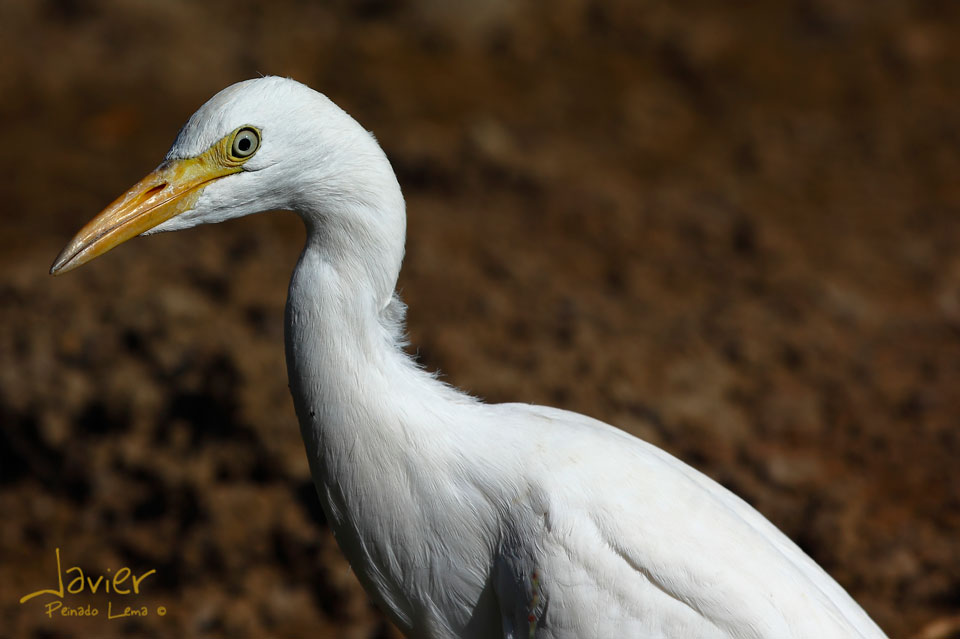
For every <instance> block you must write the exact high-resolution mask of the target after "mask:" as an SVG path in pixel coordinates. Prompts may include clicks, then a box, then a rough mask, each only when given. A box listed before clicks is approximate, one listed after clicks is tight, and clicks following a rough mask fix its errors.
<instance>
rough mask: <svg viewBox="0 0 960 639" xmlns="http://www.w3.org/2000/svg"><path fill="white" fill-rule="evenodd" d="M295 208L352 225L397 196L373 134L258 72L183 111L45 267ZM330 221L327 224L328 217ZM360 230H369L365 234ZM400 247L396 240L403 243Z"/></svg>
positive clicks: (310, 218)
mask: <svg viewBox="0 0 960 639" xmlns="http://www.w3.org/2000/svg"><path fill="white" fill-rule="evenodd" d="M274 209H286V210H293V211H296V212H298V213H300V214H301V216H303V217H304V218H305V219H307V222H308V226H309V225H316V224H325V225H328V226H329V225H333V226H337V225H338V224H339V226H341V227H346V228H350V227H354V226H356V223H355V221H353V220H351V217H358V216H359V215H361V213H358V211H360V212H363V211H381V212H382V211H392V212H393V215H392V218H397V217H398V215H397V211H399V218H400V219H399V221H398V220H397V219H390V220H388V222H389V223H384V220H380V221H379V222H380V225H381V226H384V227H388V228H390V230H391V231H392V233H393V235H394V237H396V236H397V232H396V228H394V227H397V226H398V225H399V229H400V231H399V237H400V238H401V242H402V237H403V226H404V222H405V218H404V215H403V198H402V196H401V195H400V190H399V186H398V185H397V183H396V177H395V176H394V173H393V171H392V169H391V168H390V164H389V162H388V161H387V159H386V157H385V155H384V154H383V151H382V150H381V149H380V146H379V145H378V144H377V142H376V140H375V139H374V138H373V136H372V135H371V134H370V133H369V132H367V131H366V130H364V129H363V128H362V127H361V126H360V125H359V124H358V123H357V122H356V121H355V120H354V119H353V118H351V117H350V116H349V115H348V114H347V113H345V112H344V111H343V110H342V109H340V108H339V107H338V106H336V105H335V104H334V103H333V102H331V101H330V100H329V99H328V98H327V97H326V96H324V95H322V94H321V93H318V92H316V91H314V90H313V89H310V88H309V87H307V86H305V85H303V84H300V83H299V82H296V81H294V80H290V79H287V78H279V77H264V78H257V79H254V80H247V81H245V82H239V83H237V84H234V85H232V86H229V87H227V88H226V89H224V90H222V91H221V92H220V93H218V94H216V95H215V96H214V97H213V98H211V99H210V100H209V101H208V102H207V103H206V104H204V105H203V106H202V107H200V109H199V110H198V111H197V112H196V113H194V114H193V116H191V117H190V119H189V121H188V122H187V123H186V124H185V125H184V126H183V128H182V129H181V130H180V132H179V134H178V135H177V138H176V140H175V141H174V143H173V146H172V147H171V148H170V150H169V151H168V152H167V155H166V157H165V158H164V160H163V162H162V163H161V164H160V166H158V167H157V168H156V169H155V170H154V171H153V172H151V173H150V174H148V175H147V176H146V177H144V178H143V179H142V180H140V181H139V182H137V183H136V184H135V185H134V186H133V187H131V188H130V189H129V190H127V192H126V193H124V194H123V195H121V196H120V197H119V198H117V199H116V200H115V201H114V202H113V203H111V204H110V205H109V206H108V207H107V208H105V209H104V210H103V211H102V212H101V213H100V214H99V215H97V216H96V217H95V218H93V219H92V220H91V221H90V222H89V223H87V225H86V226H84V227H83V228H82V229H81V230H80V231H79V232H78V233H77V234H76V235H75V236H74V238H73V239H72V240H71V241H70V242H69V244H67V246H66V247H65V248H64V249H63V251H62V252H61V253H60V255H59V256H57V259H56V260H55V261H54V263H53V266H52V267H51V269H50V272H51V273H52V274H60V273H65V272H67V271H70V270H72V269H74V268H77V267H78V266H80V265H82V264H84V263H86V262H88V261H90V260H92V259H94V258H95V257H98V256H99V255H102V254H104V253H106V252H107V251H109V250H110V249H112V248H113V247H115V246H117V245H119V244H122V243H123V242H125V241H127V240H128V239H130V238H132V237H134V236H137V235H146V234H150V233H158V232H162V231H174V230H179V229H185V228H189V227H192V226H197V225H199V224H208V223H214V222H221V221H224V220H228V219H232V218H236V217H241V216H244V215H249V214H251V213H257V212H260V211H266V210H274ZM331 220H332V222H331ZM367 235H369V234H368V233H367ZM400 250H401V252H402V246H401V249H400Z"/></svg>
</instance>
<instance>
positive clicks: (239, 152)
mask: <svg viewBox="0 0 960 639" xmlns="http://www.w3.org/2000/svg"><path fill="white" fill-rule="evenodd" d="M258 148H260V132H259V131H257V130H256V129H254V128H252V127H244V128H242V129H240V130H239V131H237V134H236V135H235V136H233V144H232V145H231V147H230V155H232V156H233V157H234V158H237V159H244V158H248V157H250V156H251V155H253V154H254V153H256V152H257V149H258Z"/></svg>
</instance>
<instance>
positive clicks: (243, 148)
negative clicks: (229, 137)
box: [237, 138, 250, 151]
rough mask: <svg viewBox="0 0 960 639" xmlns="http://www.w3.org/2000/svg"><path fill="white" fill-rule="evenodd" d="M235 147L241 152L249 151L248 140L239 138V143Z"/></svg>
mask: <svg viewBox="0 0 960 639" xmlns="http://www.w3.org/2000/svg"><path fill="white" fill-rule="evenodd" d="M237 147H238V148H239V149H240V150H241V151H249V150H250V138H240V141H239V142H238V143H237Z"/></svg>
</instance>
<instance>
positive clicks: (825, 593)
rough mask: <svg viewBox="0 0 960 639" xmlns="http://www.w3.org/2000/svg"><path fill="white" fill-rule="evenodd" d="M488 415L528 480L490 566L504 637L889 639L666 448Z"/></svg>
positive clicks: (549, 414)
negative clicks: (524, 494)
mask: <svg viewBox="0 0 960 639" xmlns="http://www.w3.org/2000/svg"><path fill="white" fill-rule="evenodd" d="M491 408H493V409H494V410H496V411H498V412H500V413H501V417H500V419H499V420H498V422H499V423H500V424H501V428H502V429H503V432H504V434H505V435H506V436H507V437H509V435H508V434H509V433H511V432H512V433H522V439H516V438H515V440H514V449H515V450H516V451H517V452H518V453H519V457H520V458H522V459H519V460H518V463H520V464H521V465H522V467H523V468H524V469H525V470H524V473H523V474H524V477H525V478H526V481H527V482H528V484H529V491H528V495H529V497H528V499H526V500H524V501H523V503H518V504H515V505H514V506H513V509H512V512H511V513H510V514H509V515H507V517H508V519H510V520H511V521H509V522H507V523H508V525H509V526H512V527H513V530H514V533H513V534H512V535H510V536H508V539H510V540H511V541H510V542H508V543H507V544H506V547H505V548H504V550H503V552H502V554H501V557H500V559H499V564H498V573H499V577H498V591H499V593H500V594H501V612H502V614H503V615H504V625H505V628H506V629H507V630H508V631H509V632H508V633H507V634H508V636H510V634H511V633H513V636H518V637H519V636H524V637H526V636H531V635H530V632H531V630H532V631H534V632H535V633H536V634H535V636H537V637H555V638H560V637H610V636H629V637H649V638H669V637H677V638H679V637H704V638H706V637H723V638H732V637H738V638H740V637H743V638H747V637H750V638H753V637H756V638H760V637H764V638H774V637H775V638H778V639H780V638H783V639H788V638H801V637H803V638H809V639H829V638H831V637H837V638H840V637H844V638H848V637H862V638H881V637H884V634H883V632H882V631H881V630H880V629H879V628H878V627H877V626H876V624H874V623H873V621H871V620H870V618H869V617H868V616H867V615H866V613H865V612H864V611H863V610H862V609H861V608H860V607H859V606H858V605H857V604H856V602H854V601H853V599H852V598H851V597H850V596H849V595H848V594H847V593H846V592H845V591H844V590H843V589H842V588H841V587H840V586H839V585H838V584H837V583H836V582H835V581H834V580H833V579H832V578H831V577H830V576H829V575H828V574H827V573H826V572H824V571H823V569H821V568H820V567H819V566H818V565H817V564H816V563H814V562H813V561H812V560H811V559H810V558H809V557H808V556H807V555H806V554H804V553H803V551H801V550H800V549H799V548H798V547H797V546H796V544H794V543H793V542H792V541H790V539H789V538H787V537H786V536H785V535H783V533H781V532H780V531H779V530H778V529H777V528H776V527H775V526H773V525H772V524H771V523H770V522H769V521H767V520H766V519H765V518H764V517H763V516H762V515H760V514H759V513H758V512H757V511H756V510H754V509H753V508H752V507H750V506H749V505H748V504H746V503H745V502H744V501H743V500H741V499H740V498H738V497H736V496H735V495H734V494H732V493H731V492H729V491H728V490H726V489H725V488H723V487H722V486H720V485H719V484H717V483H716V482H714V481H713V480H711V479H709V478H708V477H706V476H705V475H703V474H701V473H699V472H697V471H696V470H694V469H693V468H691V467H689V466H687V465H686V464H684V463H682V462H680V461H679V460H677V459H676V458H674V457H672V456H670V455H669V454H667V453H665V452H664V451H662V450H660V449H658V448H656V447H654V446H652V445H650V444H647V443H645V442H643V441H641V440H639V439H637V438H635V437H632V436H630V435H628V434H626V433H624V432H622V431H619V430H616V429H614V428H612V427H610V426H608V425H606V424H603V423H601V422H597V421H595V420H592V419H589V418H587V417H584V416H582V415H578V414H575V413H569V412H566V411H561V410H556V409H550V408H545V407H540V406H530V405H526V404H508V405H501V406H498V407H491ZM511 546H512V547H511Z"/></svg>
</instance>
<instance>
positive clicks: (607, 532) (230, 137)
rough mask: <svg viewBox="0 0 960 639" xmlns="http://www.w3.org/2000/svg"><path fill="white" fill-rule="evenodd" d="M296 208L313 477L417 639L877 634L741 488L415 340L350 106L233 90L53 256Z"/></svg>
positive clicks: (76, 261) (306, 432) (400, 206)
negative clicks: (480, 375) (413, 352)
mask: <svg viewBox="0 0 960 639" xmlns="http://www.w3.org/2000/svg"><path fill="white" fill-rule="evenodd" d="M274 209H286V210H291V211H295V212H296V213H298V214H299V215H300V216H301V217H302V218H303V221H304V222H305V224H306V227H307V240H306V246H305V247H304V249H303V253H302V254H301V256H300V260H299V262H298V263H297V266H296V269H295V271H294V273H293V277H292V279H291V282H290V289H289V296H288V299H287V307H286V318H285V329H286V335H285V337H286V339H285V341H286V356H287V372H288V375H289V378H290V388H291V391H292V394H293V400H294V405H295V407H296V412H297V416H298V418H299V421H300V430H301V434H302V435H303V440H304V444H305V445H306V451H307V456H308V458H309V463H310V470H311V473H312V475H313V480H314V482H315V484H316V488H317V491H318V494H319V497H320V501H321V503H322V504H323V509H324V512H325V513H326V515H327V519H328V520H329V523H330V526H331V528H332V529H333V532H334V534H335V535H336V538H337V541H338V542H339V544H340V547H341V548H342V550H343V552H344V554H345V555H346V556H347V558H348V559H349V561H350V563H351V565H352V566H353V568H354V570H355V571H356V574H357V576H358V577H359V579H360V581H361V583H362V584H363V586H364V587H365V588H366V590H367V592H368V593H369V594H370V596H371V597H373V598H374V599H375V600H376V601H377V602H378V603H379V605H380V606H381V608H382V609H383V610H384V612H385V613H386V614H387V615H388V616H389V617H390V619H391V620H392V621H393V622H394V623H396V625H397V626H399V628H400V629H401V630H402V631H403V632H404V633H406V634H407V635H409V636H411V637H436V638H441V637H510V638H519V637H538V638H551V639H558V638H561V637H563V638H575V637H576V638H582V637H643V638H667V637H670V638H684V639H690V638H699V639H706V638H710V637H717V638H720V637H723V638H734V637H736V638H742V639H746V638H761V637H763V638H773V639H788V638H800V637H803V638H808V639H828V638H844V639H849V638H851V637H860V638H868V637H869V638H876V637H883V636H884V634H883V632H882V631H881V630H880V629H879V628H878V627H877V625H876V624H875V623H874V622H873V621H871V620H870V618H869V617H868V616H867V614H866V613H865V612H864V611H863V610H862V609H861V608H860V607H859V606H858V605H857V604H856V602H854V600H853V599H852V598H851V597H850V596H849V595H848V594H847V593H846V592H845V591H844V590H843V588H841V587H840V586H839V585H838V584H837V583H836V582H835V581H834V580H833V579H832V578H831V577H830V576H829V575H827V573H826V572H824V571H823V569H821V568H820V567H819V566H818V565H817V564H816V563H815V562H814V561H813V560H811V559H810V558H809V557H808V556H807V555H806V554H804V553H803V551H801V550H800V549H799V548H798V547H797V546H796V545H795V544H794V543H793V542H792V541H790V539H788V538H787V537H786V536H785V535H784V534H783V533H781V532H780V531H779V530H778V529H777V528H776V527H775V526H773V525H772V524H771V523H770V522H768V521H767V520H766V519H765V518H764V517H763V516H762V515H760V514H759V513H758V512H757V511H755V510H754V509H753V508H751V507H750V506H749V505H747V504H746V503H745V502H744V501H742V500H741V499H739V498H738V497H736V496H735V495H733V494H732V493H731V492H729V491H727V490H726V489H724V488H723V487H721V486H720V485H719V484H717V483H716V482H714V481H712V480H711V479H709V478H708V477H706V476H704V475H702V474H701V473H699V472H698V471H696V470H694V469H693V468H691V467H689V466H687V465H686V464H684V463H683V462H681V461H679V460H677V459H675V458H674V457H672V456H670V455H669V454H667V453H665V452H664V451H662V450H660V449H658V448H656V447H654V446H652V445H650V444H647V443H646V442H643V441H641V440H639V439H637V438H635V437H632V436H630V435H628V434H626V433H624V432H622V431H620V430H617V429H615V428H613V427H611V426H608V425H607V424H603V423H601V422H598V421H595V420H593V419H590V418H588V417H584V416H583V415H578V414H575V413H570V412H566V411H562V410H557V409H553V408H545V407H542V406H533V405H529V404H500V405H491V404H485V403H482V402H481V401H478V400H475V399H473V398H471V397H469V396H467V395H464V394H462V393H460V392H459V391H457V390H455V389H453V388H451V387H449V386H447V385H445V384H443V383H441V382H439V381H438V380H437V379H436V378H435V377H434V376H432V375H431V374H429V373H427V372H425V371H423V370H421V369H420V368H418V366H417V365H416V364H415V363H413V362H412V360H411V359H410V357H409V356H408V355H407V354H406V353H405V352H404V351H403V349H402V337H401V334H402V325H403V315H404V306H403V304H402V302H401V301H400V300H399V298H398V297H397V296H396V294H395V292H394V289H395V286H396V282H397V277H398V274H399V271H400V263H401V261H402V258H403V251H404V235H405V226H406V212H405V206H404V200H403V197H402V195H401V192H400V186H399V185H398V183H397V179H396V177H395V175H394V173H393V170H392V169H391V166H390V163H389V161H388V160H387V158H386V156H385V155H384V153H383V151H382V150H381V148H380V146H379V145H378V144H377V142H376V141H375V139H374V137H373V136H372V135H371V134H370V133H368V132H367V131H366V130H364V129H363V128H362V127H361V126H360V125H359V124H358V123H357V122H356V121H355V120H353V118H351V117H350V116H349V115H347V114H346V113H345V112H344V111H342V110H341V109H340V108H338V107H337V106H336V105H334V104H333V103H332V102H331V101H330V100H329V99H327V98H326V97H325V96H324V95H322V94H320V93H317V92H315V91H313V90H312V89H310V88H308V87H306V86H304V85H302V84H300V83H297V82H295V81H293V80H289V79H283V78H276V77H266V78H259V79H255V80H249V81H246V82H241V83H238V84H235V85H233V86H230V87H228V88H226V89H224V90H223V91H221V92H220V93H218V94H217V95H215V96H214V97H213V98H212V99H210V100H209V101H208V102H207V103H206V104H204V105H203V106H202V107H201V108H200V109H199V110H198V111H197V112H196V113H195V114H194V115H193V116H192V117H191V118H190V120H189V121H188V122H187V124H186V125H185V126H184V127H183V129H181V131H180V133H179V135H178V136H177V138H176V141H175V142H174V144H173V146H172V148H171V149H170V151H169V152H168V153H167V156H166V158H165V159H164V161H163V163H162V164H160V166H159V167H158V168H157V169H156V170H155V171H154V172H152V173H151V174H149V175H148V176H147V177H145V178H144V179H143V180H142V181H140V182H139V183H137V184H136V185H135V186H134V187H133V188H131V189H130V190H129V191H127V193H125V194H124V195H123V196H122V197H120V198H119V199H118V200H116V201H115V202H114V203H113V204H111V205H110V206H109V207H107V208H106V209H105V210H104V211H103V212H102V213H100V215H99V216H97V217H96V218H95V219H93V220H92V221H91V222H90V223H89V224H87V225H86V226H85V227H84V228H83V229H81V230H80V232H79V233H78V234H77V235H76V237H74V238H73V240H72V241H71V242H70V243H69V244H68V245H67V247H66V248H65V249H64V250H63V252H62V253H61V254H60V256H59V257H57V259H56V261H55V262H54V264H53V267H52V268H51V272H52V273H62V272H65V271H69V270H71V269H73V268H76V267H77V266H80V265H81V264H83V263H84V262H87V261H89V260H91V259H93V258H94V257H96V256H98V255H100V254H102V253H104V252H106V251H108V250H110V249H111V248H112V247H114V246H116V245H118V244H120V243H121V242H124V241H125V240H127V239H129V238H131V237H133V236H135V235H141V234H147V233H155V232H160V231H172V230H177V229H184V228H188V227H192V226H195V225H198V224H205V223H210V222H220V221H223V220H226V219H230V218H235V217H240V216H243V215H247V214H250V213H256V212H259V211H265V210H274Z"/></svg>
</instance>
